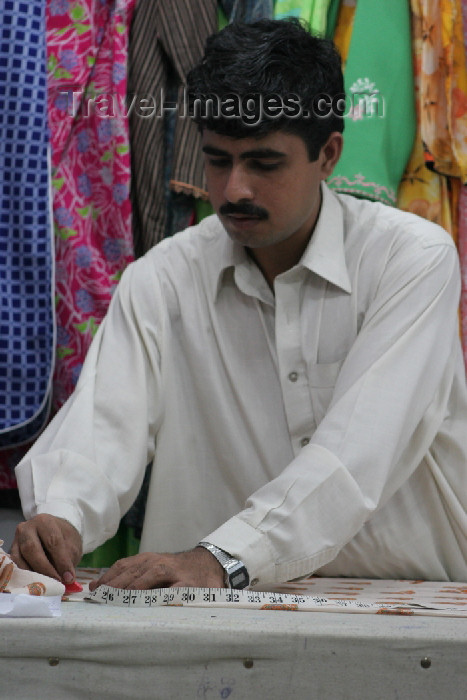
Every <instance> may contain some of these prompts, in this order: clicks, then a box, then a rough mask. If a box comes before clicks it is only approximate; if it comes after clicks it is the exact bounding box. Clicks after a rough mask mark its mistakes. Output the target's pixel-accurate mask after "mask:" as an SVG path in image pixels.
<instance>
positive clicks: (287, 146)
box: [202, 129, 307, 158]
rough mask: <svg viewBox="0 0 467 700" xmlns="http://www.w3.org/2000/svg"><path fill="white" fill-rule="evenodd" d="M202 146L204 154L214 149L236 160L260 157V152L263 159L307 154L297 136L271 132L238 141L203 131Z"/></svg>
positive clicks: (207, 130)
mask: <svg viewBox="0 0 467 700" xmlns="http://www.w3.org/2000/svg"><path fill="white" fill-rule="evenodd" d="M202 146H203V150H205V151H206V152H209V151H211V149H215V150H217V151H222V152H223V153H226V154H228V155H230V156H232V157H237V158H241V157H248V155H249V154H250V153H254V154H255V155H256V154H257V155H260V154H261V152H263V153H264V155H265V157H267V156H268V155H269V157H271V156H272V155H274V153H275V154H276V155H277V156H279V155H281V156H283V157H287V156H289V157H291V156H299V155H305V156H306V154H307V150H306V146H305V143H304V141H303V140H302V139H301V138H300V137H299V136H296V135H295V134H288V133H287V132H285V131H273V132H270V133H269V134H265V135H263V136H252V137H251V138H240V139H239V138H232V137H231V136H225V135H223V134H217V133H216V132H215V131H210V130H209V129H204V130H203V135H202Z"/></svg>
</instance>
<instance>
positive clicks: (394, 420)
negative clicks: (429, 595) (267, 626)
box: [12, 21, 467, 588]
mask: <svg viewBox="0 0 467 700" xmlns="http://www.w3.org/2000/svg"><path fill="white" fill-rule="evenodd" d="M188 88H189V91H190V95H191V108H192V112H193V115H194V118H195V120H196V121H197V123H198V124H199V126H200V128H201V130H202V136H203V152H204V156H205V162H206V174H207V181H208V188H209V193H210V198H211V202H212V204H213V207H214V209H215V211H216V213H217V216H213V217H210V218H208V219H206V220H204V221H203V222H202V223H201V224H200V225H199V226H196V227H194V228H191V229H188V230H187V231H185V232H182V233H181V234H178V235H176V236H175V237H173V238H172V239H169V240H165V241H163V242H162V243H161V244H159V245H158V246H156V247H155V248H154V249H153V250H151V251H150V252H149V253H148V254H147V255H146V256H145V257H144V258H143V259H141V260H139V261H137V262H136V263H134V264H133V265H131V266H130V267H129V268H128V270H127V271H126V272H125V274H124V276H123V278H122V280H121V283H120V285H119V288H118V290H117V292H116V294H115V296H114V299H113V301H112V304H111V307H110V309H109V313H108V315H107V317H106V319H105V321H104V322H103V324H102V326H101V328H100V329H99V331H98V333H97V335H96V338H95V341H94V343H93V345H92V347H91V349H90V351H89V354H88V357H87V360H86V364H85V366H84V368H83V372H82V375H81V377H80V380H79V384H78V386H77V389H76V392H75V394H74V395H73V397H72V398H71V399H70V400H69V401H68V403H67V404H66V405H65V407H64V408H63V409H62V411H61V412H60V413H59V415H58V416H57V417H56V418H55V420H54V421H53V423H52V424H51V425H50V427H49V428H48V429H47V431H46V432H45V433H44V435H43V436H41V438H40V439H39V440H38V441H37V443H36V445H35V446H34V447H33V449H32V450H31V452H30V453H29V455H27V457H26V458H25V459H24V460H23V462H22V463H21V464H20V465H19V466H18V468H17V478H18V483H19V488H20V491H21V497H22V502H23V508H24V512H25V515H26V517H27V518H29V520H28V521H27V522H26V523H24V524H22V525H20V526H19V528H18V531H17V535H16V539H15V542H14V544H13V548H12V555H13V557H14V558H15V560H16V561H17V563H18V564H19V565H21V566H23V567H30V568H33V569H36V570H38V571H41V572H43V573H46V574H49V575H52V576H55V577H58V578H62V579H63V580H64V581H67V580H71V579H72V578H73V576H74V574H75V566H76V564H77V563H78V561H79V558H80V556H81V551H82V543H83V546H84V550H86V551H90V550H92V549H93V548H94V547H96V546H97V545H99V544H100V543H102V542H103V541H105V540H106V539H107V538H108V537H110V536H111V535H112V534H113V533H114V532H115V531H116V529H117V526H118V523H119V520H120V517H121V516H122V514H123V513H124V512H125V511H126V510H127V509H128V508H129V507H130V505H131V503H132V502H133V500H134V498H135V496H136V494H137V492H138V489H139V487H140V485H141V482H142V479H143V474H144V468H145V465H146V464H147V463H148V461H149V460H153V468H152V477H151V483H150V488H149V494H148V500H147V508H146V516H145V522H144V528H143V533H142V542H141V553H140V554H139V555H137V556H135V557H129V558H127V559H123V560H122V561H120V562H117V563H116V564H115V565H114V566H113V567H111V569H110V570H109V571H108V572H107V574H105V575H104V576H103V577H102V578H101V579H100V580H99V581H97V582H95V583H94V586H93V587H95V586H96V585H98V584H99V583H107V584H109V585H114V586H118V587H122V588H151V587H158V586H170V585H192V586H222V585H228V584H230V585H233V586H236V587H242V586H245V585H247V584H248V582H249V583H250V585H251V584H256V583H261V584H264V583H265V582H279V581H284V580H289V579H293V578H296V577H299V576H303V575H305V574H308V573H310V572H313V571H314V572H319V573H320V574H322V575H328V576H329V575H330V576H334V575H345V576H372V577H382V578H425V579H433V580H446V579H451V580H467V537H466V535H467V517H466V503H467V431H466V425H467V390H466V384H465V374H464V368H463V363H462V358H461V352H460V343H459V338H458V329H457V305H458V297H459V272H458V262H457V255H456V250H455V247H454V245H453V243H452V240H451V239H450V237H449V236H448V235H447V234H446V233H445V232H444V231H443V230H442V229H440V228H439V227H437V226H436V225H434V224H432V223H429V222H427V221H425V220H423V219H420V218H418V217H415V216H412V215H409V214H405V213H402V212H399V211H397V210H393V209H391V208H389V207H387V206H385V205H382V204H378V203H370V202H366V201H362V200H358V199H356V198H354V197H350V196H346V195H340V196H338V195H335V194H333V193H332V192H331V191H330V190H329V189H328V188H327V187H326V185H325V184H324V181H325V180H326V178H327V177H328V176H329V175H330V174H331V172H332V170H333V168H334V166H335V164H336V162H337V160H338V158H339V155H340V153H341V148H342V138H343V137H342V131H343V119H342V109H339V105H341V107H342V103H343V100H342V99H341V98H342V90H343V86H342V74H341V69H340V61H339V57H338V55H337V54H336V52H335V50H334V48H333V46H332V44H330V43H328V42H326V41H324V40H321V39H317V38H314V37H312V36H310V35H309V34H308V33H307V32H306V30H305V29H303V28H302V27H301V26H300V25H298V24H296V23H292V22H274V21H261V22H258V23H255V24H252V25H243V26H242V25H238V26H237V25H230V26H229V27H227V28H226V29H224V30H223V31H222V32H220V33H219V34H218V35H215V36H213V37H211V38H210V40H209V41H208V44H207V48H206V53H205V57H204V59H203V61H202V62H201V64H200V65H199V66H197V67H196V68H195V69H194V70H193V71H192V73H191V74H190V77H189V85H188ZM297 106H298V107H299V109H297ZM325 107H327V111H326V110H325V109H324V108H325ZM323 112H326V114H323ZM200 541H204V543H205V544H203V545H200V546H198V545H199V543H200ZM181 550H183V551H181ZM159 552H178V553H175V554H159Z"/></svg>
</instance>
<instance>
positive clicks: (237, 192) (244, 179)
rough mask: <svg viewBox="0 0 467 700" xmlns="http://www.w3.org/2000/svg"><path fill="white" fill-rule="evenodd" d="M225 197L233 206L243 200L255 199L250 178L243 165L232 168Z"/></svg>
mask: <svg viewBox="0 0 467 700" xmlns="http://www.w3.org/2000/svg"><path fill="white" fill-rule="evenodd" d="M224 196H225V198H226V200H227V201H228V202H232V204H234V203H235V202H240V201H241V200H252V199H253V188H252V186H251V181H250V177H249V175H248V173H247V172H246V171H245V168H244V167H243V164H242V163H239V164H238V165H236V164H235V165H233V166H232V168H231V170H230V172H229V175H228V179H227V182H226V185H225V189H224Z"/></svg>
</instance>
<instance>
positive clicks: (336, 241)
mask: <svg viewBox="0 0 467 700" xmlns="http://www.w3.org/2000/svg"><path fill="white" fill-rule="evenodd" d="M321 194H322V198H323V199H322V202H321V210H320V213H319V216H318V221H317V222H316V225H315V229H314V231H313V235H312V236H311V238H310V242H309V243H308V245H307V247H306V249H305V252H304V253H303V256H302V259H301V261H300V264H301V265H303V266H304V267H307V268H308V269H309V270H311V271H312V272H314V273H316V274H317V275H319V276H320V277H323V278H324V279H325V280H327V281H328V282H331V283H332V284H334V285H336V287H340V288H341V289H343V290H344V291H345V292H348V293H349V294H350V292H351V291H352V285H351V283H350V277H349V272H348V270H347V263H346V260H345V246H344V214H343V211H342V206H341V203H340V202H339V199H338V198H337V196H336V195H335V194H334V192H332V191H331V190H330V189H329V187H328V186H327V185H326V184H325V183H324V182H323V183H322V185H321Z"/></svg>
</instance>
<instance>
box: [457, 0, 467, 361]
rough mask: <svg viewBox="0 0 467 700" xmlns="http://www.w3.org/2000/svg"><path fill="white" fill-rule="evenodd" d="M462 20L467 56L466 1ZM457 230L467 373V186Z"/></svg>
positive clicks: (462, 192)
mask: <svg viewBox="0 0 467 700" xmlns="http://www.w3.org/2000/svg"><path fill="white" fill-rule="evenodd" d="M461 4H462V19H463V29H464V50H465V53H466V54H467V0H462V3H461ZM458 215H459V230H458V238H459V240H458V250H459V258H460V266H461V279H462V290H461V302H460V325H461V338H462V348H463V351H464V363H465V367H466V373H467V185H465V184H463V185H462V186H461V191H460V194H459V211H458Z"/></svg>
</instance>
